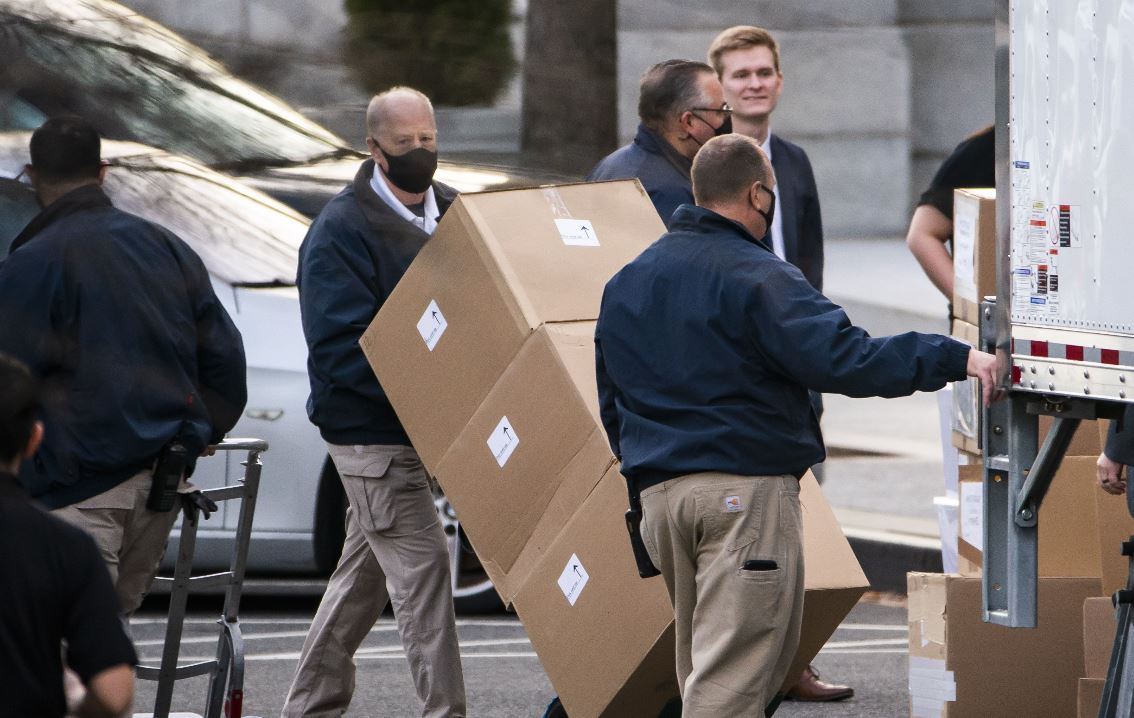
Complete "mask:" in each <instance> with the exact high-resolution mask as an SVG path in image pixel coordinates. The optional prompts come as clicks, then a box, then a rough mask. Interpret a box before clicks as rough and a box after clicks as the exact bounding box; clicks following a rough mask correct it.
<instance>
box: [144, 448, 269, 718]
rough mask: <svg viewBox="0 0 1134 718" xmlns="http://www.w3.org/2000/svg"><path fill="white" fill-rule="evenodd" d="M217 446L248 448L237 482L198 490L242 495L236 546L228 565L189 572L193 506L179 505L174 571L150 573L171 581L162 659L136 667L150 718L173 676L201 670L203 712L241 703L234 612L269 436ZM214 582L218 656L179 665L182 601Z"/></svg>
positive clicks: (229, 717)
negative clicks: (219, 594) (147, 685)
mask: <svg viewBox="0 0 1134 718" xmlns="http://www.w3.org/2000/svg"><path fill="white" fill-rule="evenodd" d="M216 449H217V451H246V452H248V456H247V458H246V459H245V460H244V461H242V462H241V464H242V465H243V466H244V467H245V471H244V476H243V477H242V478H240V479H237V482H236V483H234V484H226V485H225V486H221V487H218V488H215V489H204V490H202V491H201V493H202V494H204V495H205V496H207V497H208V498H210V499H212V500H213V501H215V502H217V503H219V502H221V501H230V500H232V499H244V500H243V501H241V504H240V518H239V520H238V522H237V524H236V546H235V548H234V550H233V553H232V563H231V564H229V570H228V571H222V572H220V573H212V574H208V575H204V576H192V575H191V574H192V571H193V553H194V549H195V547H196V543H197V519H198V515H197V514H198V510H197V508H196V507H195V506H193V507H185V508H183V512H184V520H183V521H182V522H181V540H180V543H179V545H178V551H177V564H176V565H175V567H174V570H173V577H172V578H169V577H157V578H155V579H154V583H155V584H159V583H160V584H165V585H167V586H169V587H170V593H169V614H168V620H167V623H166V629H165V644H164V646H163V648H162V655H161V665H160V666H141V665H140V666H138V668H137V676H138V678H140V679H142V680H148V681H157V684H158V687H157V697H156V698H155V700H154V712H153V715H154V717H155V718H167V717H168V716H169V713H170V704H171V702H172V700H173V684H174V682H176V681H179V680H182V679H184V678H193V677H196V676H203V675H207V676H209V691H208V700H207V703H206V706H205V718H220V717H221V716H222V715H223V716H225V718H239V716H240V715H241V711H242V709H243V701H244V640H243V638H242V636H241V633H240V624H239V622H238V621H237V612H238V611H239V609H240V593H241V589H242V587H243V585H244V568H245V564H246V562H247V559H248V543H249V541H250V539H251V536H252V517H253V515H254V514H255V512H256V495H257V493H258V491H259V488H260V472H261V469H262V467H263V464H262V463H261V462H260V454H262V453H263V452H265V451H267V450H268V442H266V441H264V440H262V439H225V440H224V441H223V442H221V443H220V444H218V445H217V447H216ZM213 586H226V587H227V588H226V590H225V596H224V609H223V611H222V614H221V617H220V620H218V621H217V623H219V624H220V635H219V637H218V639H217V657H216V658H214V659H213V660H211V661H201V662H199V663H191V664H188V665H184V666H179V665H177V659H178V655H179V654H180V651H181V635H182V632H183V630H184V627H185V606H186V603H187V601H188V599H189V593H190V591H192V590H193V589H196V588H208V587H213ZM226 689H227V690H226Z"/></svg>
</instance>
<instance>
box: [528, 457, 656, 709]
mask: <svg viewBox="0 0 1134 718" xmlns="http://www.w3.org/2000/svg"><path fill="white" fill-rule="evenodd" d="M625 511H626V488H625V483H624V479H623V478H622V476H621V474H619V473H618V468H617V467H612V468H611V469H610V470H609V471H608V472H607V473H606V475H605V476H604V477H603V478H602V481H601V482H599V484H598V486H597V487H595V490H594V491H593V492H592V493H591V495H590V496H589V497H587V500H586V501H585V502H584V504H583V506H582V507H581V508H580V510H579V511H578V512H577V513H576V514H575V516H574V517H573V518H572V519H571V520H570V521H569V522H568V523H567V525H566V526H565V527H564V529H563V531H562V532H561V533H560V534H559V535H558V537H557V538H556V540H555V541H554V542H553V544H552V545H551V546H549V547H548V549H547V550H546V551H545V552H544V554H543V556H541V557H540V560H539V561H538V563H537V565H536V567H535V569H534V570H533V571H532V572H531V575H530V576H529V578H528V581H527V582H526V583H525V584H524V586H523V587H522V588H521V589H520V590H519V592H518V593H517V595H516V597H515V599H514V601H513V607H514V608H515V610H516V613H517V614H518V615H519V616H520V620H521V621H523V623H524V628H525V629H526V630H527V632H528V637H529V638H530V639H531V642H532V645H533V646H534V647H535V650H536V653H537V654H538V655H539V659H540V662H541V663H542V664H543V668H544V670H545V671H546V672H547V675H548V678H550V679H551V684H552V686H554V688H555V691H556V693H558V695H559V698H560V700H562V701H563V706H564V708H566V709H567V713H568V714H569V715H571V716H572V718H575V717H576V716H579V717H580V718H594V717H595V716H600V715H602V716H611V717H613V716H622V715H643V716H646V715H657V714H658V712H659V711H660V710H661V708H662V706H663V705H665V703H666V702H667V701H669V700H670V699H671V698H673V697H674V696H676V695H678V690H677V679H676V677H675V674H674V663H673V661H674V648H673V607H672V605H671V603H670V600H669V593H668V592H667V591H666V588H665V583H664V582H663V581H662V579H661V577H660V576H657V577H654V578H650V579H642V578H639V576H638V569H637V568H636V564H635V563H634V556H633V553H632V552H631V551H630V543H629V539H628V538H627V535H626V524H625V522H624V520H623V514H624V513H625ZM643 666H650V667H651V668H652V669H651V670H643V669H642V668H643ZM618 706H622V708H618Z"/></svg>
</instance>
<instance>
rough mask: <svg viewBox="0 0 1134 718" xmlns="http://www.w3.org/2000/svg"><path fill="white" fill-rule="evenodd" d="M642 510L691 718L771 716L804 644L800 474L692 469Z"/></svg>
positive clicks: (653, 491)
mask: <svg viewBox="0 0 1134 718" xmlns="http://www.w3.org/2000/svg"><path fill="white" fill-rule="evenodd" d="M642 511H643V514H644V518H643V521H642V540H643V542H644V543H645V544H646V550H647V551H648V552H649V554H650V558H652V559H653V561H654V565H656V566H657V567H658V569H659V570H661V572H662V576H663V577H664V578H665V583H666V587H667V588H668V589H669V595H670V598H671V599H672V600H673V611H674V618H675V622H676V625H675V633H676V642H677V683H678V686H679V687H680V688H681V695H682V701H683V710H682V715H683V716H685V718H710V717H711V718H727V717H729V716H760V717H761V718H762V716H763V715H764V708H765V706H766V705H767V704H768V703H770V702H771V700H772V698H773V697H774V696H775V695H776V693H777V692H778V691H779V689H780V687H781V686H782V685H783V683H784V680H785V678H786V677H787V672H788V669H789V668H790V666H791V661H792V659H793V658H794V656H795V651H796V648H798V646H799V628H800V623H801V620H802V618H803V541H802V527H801V516H800V508H799V481H798V480H797V479H796V478H795V477H794V476H736V475H732V474H719V473H704V474H691V475H689V476H682V477H679V478H676V479H671V480H670V481H666V482H665V483H662V484H658V485H656V486H651V487H650V488H648V489H646V490H645V491H643V492H642ZM750 561H757V562H760V563H757V564H750V566H751V568H749V569H746V568H745V567H744V566H745V563H746V562H750ZM769 561H774V562H775V565H776V568H774V569H773V568H770V564H769V563H767V562H769Z"/></svg>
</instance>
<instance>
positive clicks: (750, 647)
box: [595, 135, 996, 718]
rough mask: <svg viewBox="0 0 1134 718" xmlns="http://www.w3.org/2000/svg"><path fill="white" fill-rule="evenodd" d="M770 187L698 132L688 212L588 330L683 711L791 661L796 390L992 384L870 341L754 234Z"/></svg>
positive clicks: (634, 265) (719, 717) (811, 426)
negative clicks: (637, 497) (663, 597)
mask: <svg viewBox="0 0 1134 718" xmlns="http://www.w3.org/2000/svg"><path fill="white" fill-rule="evenodd" d="M774 183H775V179H774V177H773V174H772V169H771V165H770V163H769V162H768V160H767V157H766V156H765V155H764V154H763V152H762V151H761V150H760V147H759V145H758V144H757V143H756V141H755V140H753V139H752V138H750V137H746V136H743V135H729V136H727V137H719V138H715V139H712V140H709V141H708V142H707V143H706V144H705V146H704V147H703V148H702V149H701V151H700V152H699V153H698V154H697V157H696V158H695V159H694V161H693V192H694V195H695V196H696V199H697V203H698V205H700V206H696V207H695V206H692V205H683V206H682V207H680V208H678V210H677V212H676V213H675V214H674V216H673V220H672V221H671V222H670V231H669V232H668V233H667V234H665V235H663V236H662V238H661V239H659V240H658V241H657V242H655V243H654V244H653V245H651V246H650V247H649V248H648V249H647V250H646V251H645V252H643V253H642V254H641V255H640V256H639V257H638V258H637V259H635V260H634V261H633V262H631V263H630V264H629V265H627V266H626V267H625V268H623V269H622V270H621V271H620V272H619V273H618V274H617V275H615V276H614V278H613V279H611V280H610V282H609V283H608V284H607V286H606V291H605V292H604V295H603V299H602V305H601V309H600V312H599V319H598V325H597V328H596V333H595V348H596V360H597V361H596V364H597V373H598V376H597V378H598V386H599V397H600V400H601V410H602V420H603V424H604V426H605V428H606V431H607V435H608V437H609V439H610V443H611V447H612V448H613V450H614V453H615V454H616V455H617V456H619V457H621V460H622V473H623V474H624V475H625V476H626V478H627V480H628V481H629V482H630V483H631V486H632V488H634V489H635V490H637V491H639V492H640V493H641V503H642V511H643V514H644V518H643V521H642V527H641V533H642V540H643V543H644V544H645V546H646V550H647V552H648V553H649V555H650V558H651V559H652V560H653V563H654V565H655V566H657V567H658V569H659V570H660V571H661V573H662V576H663V577H664V579H665V582H666V587H667V588H668V590H669V593H670V597H671V598H672V599H673V605H674V614H675V619H676V626H675V629H676V642H677V675H678V681H679V686H680V687H681V689H682V698H683V701H684V706H683V713H682V715H685V716H690V717H699V716H706V717H708V716H712V718H726V717H728V716H752V715H762V714H763V711H764V707H765V706H766V705H768V704H769V703H771V702H772V701H773V698H774V696H775V694H776V693H777V691H778V690H779V689H780V687H781V686H782V685H783V683H784V679H785V678H786V673H787V671H788V668H789V667H790V663H791V661H792V658H793V657H794V655H795V651H796V648H797V646H798V643H799V628H800V621H801V619H802V612H803V555H802V553H803V552H802V537H801V535H800V531H801V520H800V506H799V482H798V480H799V477H801V476H802V475H803V474H804V472H806V471H807V469H808V468H810V467H811V466H814V465H815V464H817V463H819V462H820V461H822V460H823V459H824V455H825V452H824V447H823V440H822V437H821V436H820V433H819V422H818V421H817V420H816V418H815V413H814V411H813V409H812V406H811V402H810V400H809V398H808V389H814V390H817V391H824V392H835V393H841V394H847V395H850V396H891V397H892V396H903V395H906V394H911V393H913V392H915V391H932V390H935V389H939V388H941V387H942V386H943V385H944V384H945V383H946V382H949V381H956V380H960V379H963V378H965V376H966V375H970V376H979V377H980V378H981V379H982V381H983V382H984V390H985V396H986V400H987V398H988V397H989V396H990V392H991V390H992V387H993V386H994V370H995V363H996V360H995V358H994V357H992V356H991V355H989V354H984V353H982V352H979V351H976V350H972V349H970V348H969V347H968V346H966V345H964V344H962V343H960V342H957V341H955V340H953V339H950V338H948V337H943V336H936V335H927V334H917V333H914V332H910V333H907V334H902V335H899V336H894V337H881V338H872V337H870V336H869V335H868V334H867V333H866V332H864V331H863V330H861V329H859V328H858V327H855V326H853V325H852V324H851V323H850V320H849V319H848V318H847V315H846V314H845V313H844V312H843V310H842V309H840V308H839V307H838V306H836V305H834V304H832V303H831V302H830V300H828V299H827V298H825V297H824V296H823V295H822V294H820V293H819V292H818V291H817V290H816V289H815V288H814V287H812V286H811V284H810V283H809V282H808V281H807V279H806V278H805V277H804V276H803V274H802V273H801V272H800V271H799V269H797V268H796V267H794V266H792V265H791V264H788V263H787V262H785V261H783V260H782V259H780V258H779V257H777V256H776V255H775V254H774V253H773V252H772V251H771V249H770V248H769V247H768V246H767V245H766V244H764V243H763V242H762V241H760V240H759V239H757V238H758V237H763V236H764V235H765V234H766V232H767V227H768V224H769V223H770V222H771V220H772V217H773V216H774V212H775V204H774V193H773V186H774ZM691 348H695V349H691Z"/></svg>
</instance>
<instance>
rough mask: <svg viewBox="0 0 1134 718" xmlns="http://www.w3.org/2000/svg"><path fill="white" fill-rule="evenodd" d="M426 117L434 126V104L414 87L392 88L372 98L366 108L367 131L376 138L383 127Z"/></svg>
mask: <svg viewBox="0 0 1134 718" xmlns="http://www.w3.org/2000/svg"><path fill="white" fill-rule="evenodd" d="M425 115H428V117H429V122H430V124H433V103H432V102H430V101H429V98H428V97H426V96H425V93H423V92H420V91H418V90H415V89H413V88H412V87H405V86H398V87H391V88H390V89H388V90H386V91H385V92H382V93H379V94H377V95H375V96H374V97H372V98H370V104H369V105H367V107H366V131H367V133H368V134H369V135H370V136H371V137H375V138H376V137H377V136H378V134H379V132H380V131H381V128H382V127H383V126H389V125H398V124H400V123H404V122H406V121H407V120H411V119H420V118H422V117H423V116H425ZM434 129H436V127H435V128H434Z"/></svg>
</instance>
